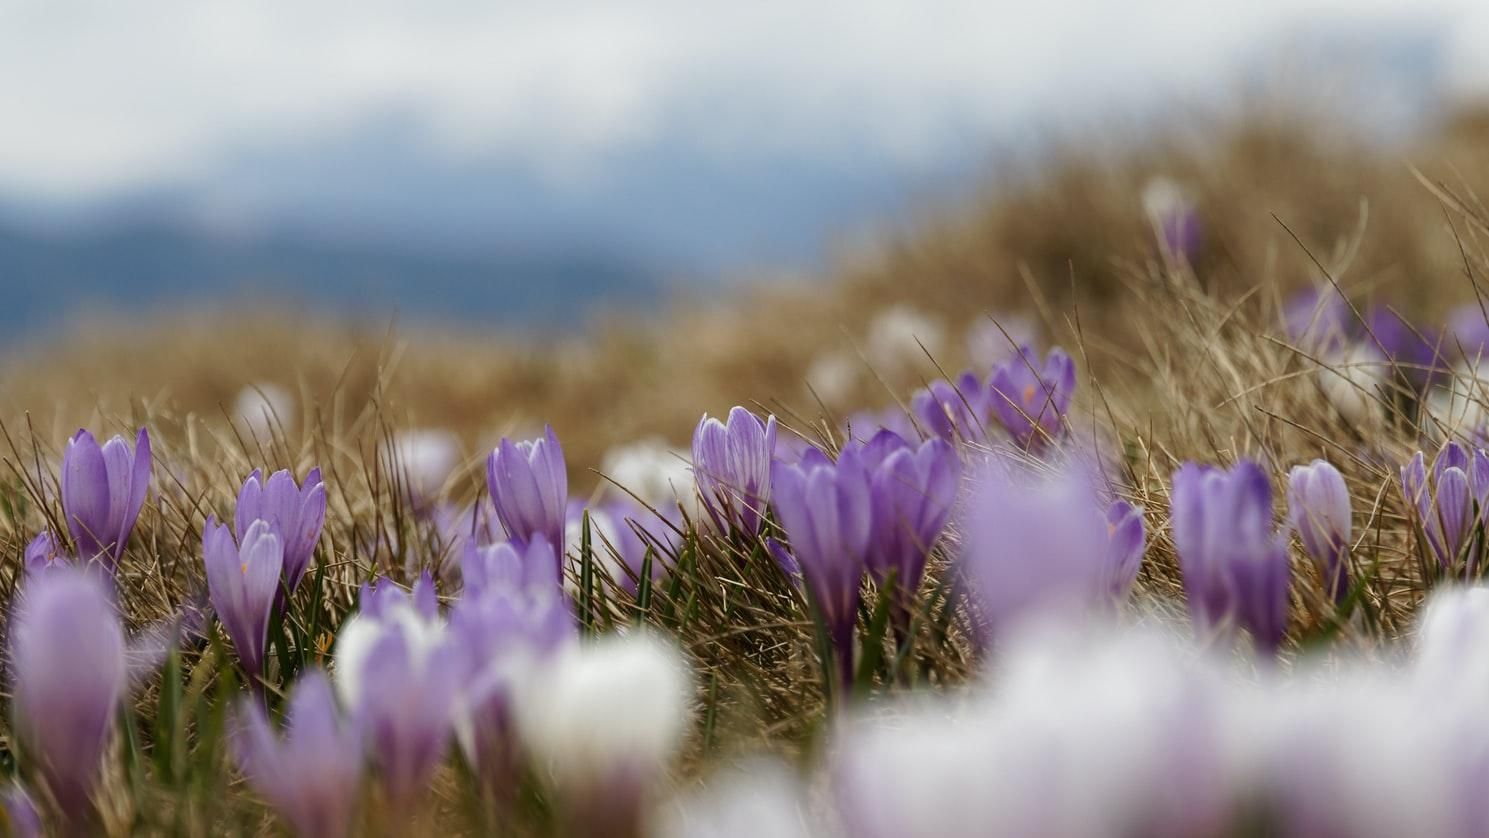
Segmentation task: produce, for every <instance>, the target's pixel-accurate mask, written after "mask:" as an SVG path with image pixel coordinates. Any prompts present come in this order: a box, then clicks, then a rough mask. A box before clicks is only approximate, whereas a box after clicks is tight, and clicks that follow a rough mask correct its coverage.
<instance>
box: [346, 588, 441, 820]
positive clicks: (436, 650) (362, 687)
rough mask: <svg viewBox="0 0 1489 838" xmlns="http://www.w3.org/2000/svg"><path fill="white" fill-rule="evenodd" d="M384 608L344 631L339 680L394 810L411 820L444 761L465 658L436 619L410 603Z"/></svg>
mask: <svg viewBox="0 0 1489 838" xmlns="http://www.w3.org/2000/svg"><path fill="white" fill-rule="evenodd" d="M419 599H420V597H418V596H415V597H414V600H415V601H417V600H419ZM384 605H385V610H384V611H383V612H382V613H381V614H380V615H378V616H373V615H371V614H369V613H368V612H367V609H366V605H365V603H364V607H363V610H362V612H360V613H358V614H357V615H356V616H354V617H352V618H350V619H349V620H347V622H346V623H345V624H344V625H343V626H342V628H341V631H340V633H339V634H338V637H337V641H336V668H335V671H334V675H335V678H336V689H337V692H338V694H339V695H340V697H341V702H342V705H343V706H345V707H346V708H347V709H348V711H349V712H350V713H351V714H352V717H353V719H354V720H355V721H356V725H357V729H358V731H359V733H360V734H361V736H362V737H363V741H364V742H366V743H367V746H368V748H369V749H370V751H371V753H372V755H373V758H374V761H375V762H376V764H377V768H378V773H379V777H380V779H381V781H382V785H383V788H384V790H385V791H386V792H387V795H388V799H389V802H390V803H391V804H392V806H393V809H394V810H395V812H397V813H400V814H406V813H408V812H410V811H412V809H413V807H414V805H415V804H416V802H417V800H418V798H419V796H420V795H421V794H422V792H423V791H424V790H425V789H426V788H428V785H429V780H430V778H431V777H433V776H434V772H435V770H436V769H437V768H438V767H439V764H440V762H441V760H443V759H444V755H445V750H446V747H447V746H448V744H449V738H450V730H451V727H450V725H451V715H452V712H453V709H454V703H455V697H456V691H457V688H458V686H459V681H460V676H461V673H462V668H461V657H460V650H459V648H458V647H457V646H456V645H455V644H453V643H451V642H450V641H449V636H448V633H447V631H446V629H445V626H444V624H443V623H442V622H441V621H440V620H439V619H438V616H437V615H436V616H435V617H434V618H430V617H428V616H425V615H424V614H421V613H420V612H419V610H418V609H416V607H415V605H414V604H413V603H411V602H409V601H408V600H406V599H405V600H390V601H388V602H386V603H384Z"/></svg>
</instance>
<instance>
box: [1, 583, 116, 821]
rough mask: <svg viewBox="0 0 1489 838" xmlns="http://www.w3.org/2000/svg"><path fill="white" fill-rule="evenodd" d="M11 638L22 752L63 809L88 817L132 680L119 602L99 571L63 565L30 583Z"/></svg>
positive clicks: (15, 701) (17, 718) (69, 814)
mask: <svg viewBox="0 0 1489 838" xmlns="http://www.w3.org/2000/svg"><path fill="white" fill-rule="evenodd" d="M10 641H11V661H12V664H13V667H14V669H13V673H14V681H13V683H12V685H11V688H12V690H13V691H14V696H15V700H14V707H15V712H16V724H17V728H18V732H19V733H20V737H21V740H22V742H23V743H24V749H23V751H22V753H23V754H24V755H25V756H26V758H27V759H29V760H32V761H34V765H35V766H36V768H37V771H38V772H39V774H40V776H41V777H42V778H43V779H44V780H45V781H46V784H47V787H48V788H49V789H50V790H51V793H52V797H53V799H55V800H56V801H57V804H58V808H59V810H60V811H61V812H62V813H63V814H64V815H66V816H68V817H69V818H71V817H75V816H76V817H81V816H82V813H83V812H85V811H87V807H88V801H89V797H90V796H91V794H92V792H93V788H94V785H95V783H96V782H97V779H98V771H99V762H100V760H101V759H102V757H103V753H104V749H105V748H106V747H107V745H108V742H109V737H110V735H111V734H112V732H113V728H114V718H115V713H116V712H117V711H118V708H119V702H120V700H121V699H122V698H123V697H124V690H125V687H126V684H127V682H128V671H127V669H126V665H125V657H124V655H125V645H124V631H123V629H122V628H120V625H119V617H118V614H117V613H116V612H115V610H114V604H113V601H112V599H111V597H110V596H109V594H108V592H107V591H106V590H105V589H104V587H103V584H102V583H101V582H100V581H99V580H98V579H97V578H96V577H95V576H92V575H89V574H86V573H83V572H82V571H79V570H74V569H71V568H56V569H54V570H53V571H51V572H48V573H45V574H42V575H40V576H37V577H34V578H33V579H32V580H31V581H30V582H29V583H28V584H27V585H26V588H25V591H24V594H23V598H22V599H21V601H20V603H19V605H18V606H17V612H16V614H15V619H14V621H13V622H12V624H11V637H10Z"/></svg>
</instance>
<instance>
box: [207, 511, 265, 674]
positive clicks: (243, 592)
mask: <svg viewBox="0 0 1489 838" xmlns="http://www.w3.org/2000/svg"><path fill="white" fill-rule="evenodd" d="M202 554H203V556H204V558H205V561H206V565H207V594H208V596H209V598H210V599H211V600H212V609H213V610H214V611H216V612H217V619H218V620H220V621H221V622H222V627H223V628H224V629H226V630H227V633H228V637H230V638H232V640H233V648H234V649H236V650H237V652H238V661H239V663H241V664H243V671H244V672H246V673H248V675H249V676H250V677H259V676H262V675H263V672H264V653H265V650H266V648H267V645H268V635H269V615H270V612H271V611H272V609H273V607H274V597H275V595H276V593H277V592H278V591H279V576H280V573H281V572H282V571H283V569H284V549H283V547H282V546H281V544H280V541H279V538H278V537H277V536H275V535H274V532H273V528H272V527H271V526H270V524H269V522H268V521H262V520H259V521H254V522H253V523H252V524H249V525H248V528H247V530H246V531H245V532H244V533H243V543H242V544H241V545H239V544H235V543H233V536H232V533H230V532H228V528H227V525H226V524H219V523H217V519H216V518H210V517H209V518H208V519H207V526H206V529H205V530H204V531H203V533H202Z"/></svg>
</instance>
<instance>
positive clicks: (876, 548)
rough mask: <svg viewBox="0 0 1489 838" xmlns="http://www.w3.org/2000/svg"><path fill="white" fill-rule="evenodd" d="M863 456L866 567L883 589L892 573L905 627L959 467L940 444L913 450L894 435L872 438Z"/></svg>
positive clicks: (953, 499) (943, 443)
mask: <svg viewBox="0 0 1489 838" xmlns="http://www.w3.org/2000/svg"><path fill="white" fill-rule="evenodd" d="M849 447H859V446H857V445H856V444H855V443H850V444H849ZM861 451H862V459H863V461H864V465H865V467H866V468H867V469H868V470H869V497H870V504H871V513H870V514H871V518H872V534H871V536H870V538H869V548H868V555H867V561H868V568H869V572H871V573H872V574H873V575H874V578H875V579H876V580H878V581H879V582H880V583H881V584H882V583H883V582H884V581H885V580H886V579H887V578H888V576H889V574H890V573H891V572H892V573H894V576H895V580H896V582H895V585H896V587H897V588H899V590H900V591H901V592H902V595H901V596H900V597H899V599H898V606H899V607H898V608H897V611H898V612H899V619H900V622H901V627H902V628H903V627H904V625H905V622H904V621H905V619H906V618H907V616H908V615H907V613H906V611H905V609H907V608H908V607H909V604H910V603H912V602H913V601H914V599H915V593H916V591H918V590H919V589H920V580H921V578H922V577H923V576H924V575H925V563H926V559H927V557H929V556H930V552H931V547H932V546H933V545H934V544H935V543H936V539H937V538H938V537H940V535H941V530H943V529H944V528H945V527H946V521H947V520H948V519H949V518H950V517H951V507H952V504H954V503H955V502H956V496H957V488H958V487H959V485H960V483H961V476H962V463H961V460H958V459H957V456H956V449H954V448H953V447H952V446H951V444H950V443H948V442H946V441H945V440H943V439H931V440H927V441H926V442H923V443H921V444H920V445H919V446H915V445H911V444H910V443H909V442H907V441H906V440H905V439H904V438H903V437H901V436H900V435H899V434H896V433H895V432H893V431H880V432H879V433H877V434H875V435H874V437H873V439H871V440H869V441H868V443H866V444H864V445H862V446H861Z"/></svg>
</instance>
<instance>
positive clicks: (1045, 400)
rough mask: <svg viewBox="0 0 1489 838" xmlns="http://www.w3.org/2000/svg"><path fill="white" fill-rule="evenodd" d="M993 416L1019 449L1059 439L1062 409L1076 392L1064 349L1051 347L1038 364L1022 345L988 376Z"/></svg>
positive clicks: (1063, 413)
mask: <svg viewBox="0 0 1489 838" xmlns="http://www.w3.org/2000/svg"><path fill="white" fill-rule="evenodd" d="M988 385H989V389H990V390H991V391H992V398H991V399H990V401H989V406H990V407H991V409H992V412H993V416H995V417H997V419H998V422H999V423H1001V424H1002V425H1003V428H1004V430H1006V431H1008V435H1009V436H1010V437H1012V438H1013V441H1014V443H1016V444H1017V445H1018V446H1019V447H1020V448H1023V449H1025V450H1029V449H1035V448H1039V447H1042V446H1044V445H1046V444H1048V443H1050V442H1053V441H1055V440H1057V439H1059V438H1060V433H1061V431H1062V430H1063V429H1064V422H1065V412H1066V411H1067V410H1068V409H1069V408H1070V399H1071V396H1073V395H1074V394H1075V363H1074V362H1073V361H1071V360H1070V356H1069V355H1066V354H1065V350H1063V349H1060V348H1058V347H1057V348H1055V349H1051V350H1050V351H1049V354H1048V355H1046V356H1045V358H1044V364H1043V366H1042V367H1041V366H1040V363H1039V356H1038V355H1036V354H1035V353H1034V350H1033V349H1031V348H1029V347H1027V346H1025V347H1022V348H1021V349H1020V350H1019V354H1018V356H1017V357H1014V358H1010V359H1009V360H1007V361H1004V362H1003V363H1002V364H1001V365H1000V366H999V367H998V368H997V369H996V370H993V375H992V377H991V378H989V379H988Z"/></svg>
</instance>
